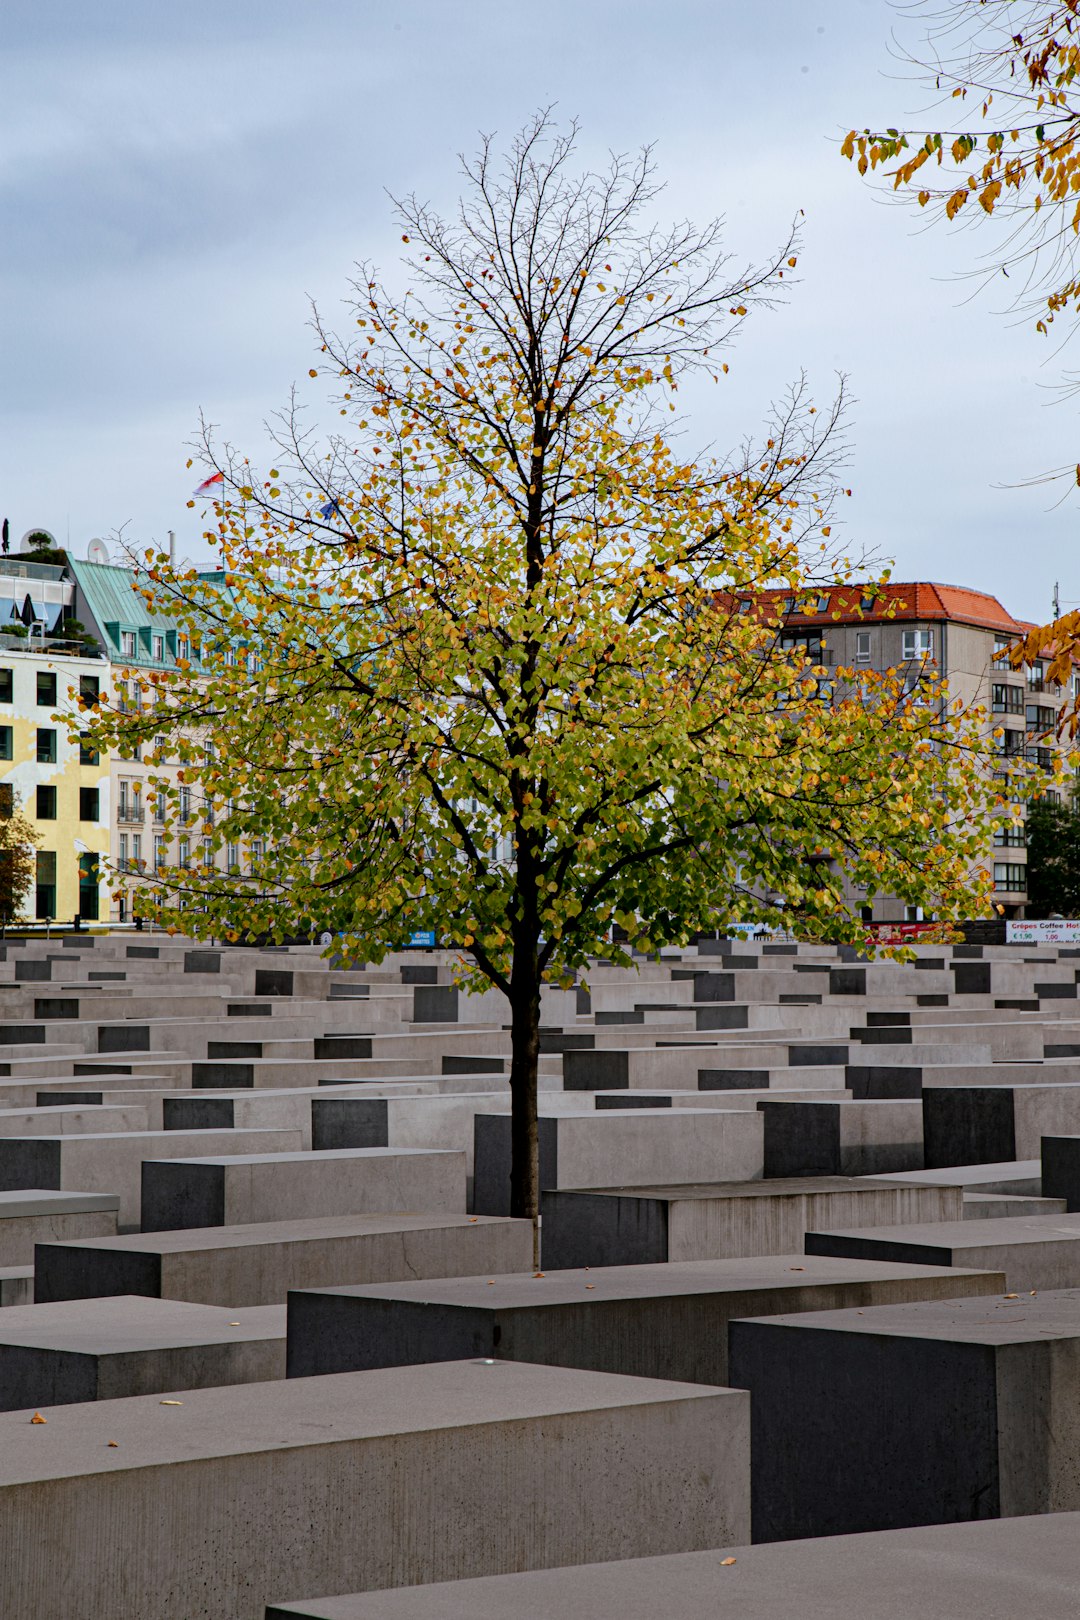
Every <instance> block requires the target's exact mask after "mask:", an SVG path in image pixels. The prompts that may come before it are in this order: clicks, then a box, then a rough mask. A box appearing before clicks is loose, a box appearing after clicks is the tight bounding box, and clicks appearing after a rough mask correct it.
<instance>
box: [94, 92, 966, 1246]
mask: <svg viewBox="0 0 1080 1620" xmlns="http://www.w3.org/2000/svg"><path fill="white" fill-rule="evenodd" d="M574 154H575V133H574V131H571V132H570V133H569V134H560V133H558V132H557V131H555V130H553V129H552V128H551V127H550V125H549V124H548V122H547V120H546V118H544V117H539V118H538V119H537V120H536V121H535V122H534V123H533V124H532V125H531V126H529V127H528V128H527V129H526V130H525V131H524V132H523V133H522V134H521V135H520V136H519V137H518V138H517V139H516V140H515V141H514V143H513V144H512V146H511V148H510V150H509V152H508V154H507V155H506V157H505V159H504V160H503V161H502V162H500V161H499V159H498V157H497V154H496V152H495V151H494V149H493V147H492V146H491V144H490V143H488V142H485V143H484V144H483V145H482V147H481V149H480V154H479V156H478V158H477V159H475V160H474V161H472V162H469V163H467V164H466V165H465V178H466V194H465V197H464V200H463V201H462V203H461V207H460V210H459V212H458V213H457V214H456V216H455V217H454V218H453V219H452V220H449V221H447V220H444V219H442V218H440V217H438V216H437V215H436V214H435V213H434V212H432V211H431V210H430V209H428V208H427V207H425V206H423V205H420V204H418V203H416V202H415V201H414V200H411V199H410V200H406V201H405V202H403V203H401V204H399V216H400V219H401V224H402V240H403V243H404V244H405V247H406V249H407V260H406V262H407V265H408V270H409V277H410V285H409V288H408V290H407V291H406V292H404V293H403V294H401V295H395V294H393V293H391V292H389V291H388V290H387V289H386V287H385V286H384V284H383V283H382V281H381V280H380V278H379V277H378V276H377V275H376V274H375V273H374V272H373V271H371V270H369V269H364V270H362V272H361V274H360V276H359V278H358V280H357V281H356V283H355V286H354V289H353V290H354V299H353V304H352V311H351V320H352V326H351V330H350V331H349V333H348V334H347V335H344V336H338V335H335V334H334V333H333V332H331V331H330V330H329V329H328V328H327V327H326V326H324V325H323V324H322V323H321V322H319V321H318V320H317V322H316V326H317V332H318V337H319V342H320V346H321V357H322V359H321V364H320V365H318V366H316V367H314V368H313V369H312V373H311V375H312V377H313V378H315V377H318V376H323V377H327V378H329V379H330V381H331V385H332V386H333V387H334V389H335V391H336V396H337V398H336V406H337V409H338V411H339V412H340V414H341V417H342V418H343V419H344V423H345V426H344V427H343V428H342V429H341V430H340V431H339V433H338V434H337V435H336V436H334V437H332V438H331V439H330V440H329V442H318V441H316V439H315V438H314V436H313V435H312V434H311V433H310V432H309V431H308V430H307V428H306V427H305V418H304V417H303V416H302V415H301V413H300V411H299V409H298V408H297V407H295V405H294V408H293V409H292V410H291V411H289V412H287V413H286V414H285V416H284V418H283V419H282V420H281V422H280V423H279V425H278V428H277V430H276V432H275V446H274V450H273V465H272V466H271V467H270V468H269V469H268V470H267V471H266V472H265V474H262V473H257V472H256V471H255V469H254V467H253V466H252V465H251V464H250V463H249V462H248V460H246V459H245V458H244V457H242V456H241V455H239V454H238V453H235V452H233V451H231V450H230V449H229V448H228V447H225V448H223V449H220V450H219V449H218V448H217V446H216V445H215V443H214V442H213V440H212V438H211V437H210V436H209V435H207V437H206V440H205V457H206V460H207V462H208V464H209V466H210V467H212V468H213V469H214V470H215V471H216V472H219V473H220V474H222V482H221V484H220V485H219V486H218V488H219V489H220V491H221V493H220V496H219V498H218V500H217V502H216V517H217V525H216V527H215V529H214V530H213V531H212V535H213V539H214V541H215V543H220V544H221V546H222V550H223V558H224V567H223V570H222V571H221V572H220V573H217V574H214V575H205V576H202V577H200V576H197V575H196V574H194V573H193V572H190V571H188V572H185V571H177V570H176V569H175V568H174V567H172V566H171V565H170V562H169V559H168V556H167V555H166V554H164V553H161V552H152V553H148V554H147V557H146V560H145V579H144V584H145V590H146V594H147V596H148V598H149V599H151V600H152V601H153V603H154V607H155V611H158V612H162V613H166V614H169V615H171V616H172V618H173V619H174V621H175V623H176V625H177V630H178V634H179V636H180V637H181V638H182V639H181V640H180V642H179V643H178V644H179V645H181V646H184V647H186V648H187V649H188V651H189V656H185V657H183V658H181V659H179V660H178V667H177V669H176V671H175V673H172V674H168V675H165V674H162V675H158V674H148V675H146V676H144V677H142V681H143V688H144V701H143V703H142V705H141V706H136V707H132V706H130V705H129V706H128V707H127V708H125V709H120V708H118V707H114V706H110V705H109V704H108V703H107V702H102V703H101V704H99V705H98V706H97V707H96V709H95V711H94V713H93V714H92V716H91V717H90V719H89V726H90V730H91V735H92V737H93V740H94V745H95V746H97V747H101V748H106V747H108V748H114V747H115V748H118V749H119V750H120V752H121V753H122V754H124V753H130V752H131V751H132V750H134V749H135V748H136V747H141V748H143V749H144V750H150V757H151V759H158V760H163V759H164V757H165V756H166V755H174V754H176V753H179V755H180V757H181V760H182V769H181V771H180V773H179V778H180V779H179V781H175V782H171V781H170V779H169V775H168V774H167V773H165V772H162V773H160V778H159V779H158V781H157V788H156V791H157V793H158V796H159V806H160V807H161V808H163V809H164V810H165V811H166V812H167V823H166V836H168V830H169V828H171V827H174V826H175V825H176V819H177V807H178V803H179V801H180V795H184V804H185V807H186V806H187V805H189V803H190V800H189V798H188V797H187V796H188V795H190V794H192V793H195V794H196V795H197V801H198V804H199V805H200V806H201V811H200V818H201V819H202V821H203V826H202V829H201V831H202V836H204V837H205V839H206V841H207V843H208V844H209V845H210V846H211V847H212V848H213V849H221V848H227V849H229V850H231V851H233V852H234V855H235V861H234V862H230V870H228V871H222V870H221V869H220V868H217V869H215V868H214V867H212V866H211V865H210V864H208V863H204V864H203V865H201V866H198V865H197V866H195V867H190V868H187V869H185V870H180V869H179V868H177V867H176V866H172V867H170V868H169V869H167V870H162V871H159V872H156V873H147V874H146V879H145V882H146V887H147V889H148V891H149V894H148V896H147V897H146V898H144V899H143V900H142V901H141V908H142V909H144V910H145V909H147V906H148V904H149V900H150V897H151V896H152V897H153V898H154V899H155V901H156V904H157V905H158V907H159V908H160V911H161V914H162V916H163V918H165V919H166V920H174V921H177V922H179V923H180V924H181V925H182V926H184V927H185V928H186V929H188V930H190V931H193V932H196V933H200V932H201V933H203V934H208V933H211V932H213V933H229V932H232V933H233V934H234V935H235V934H237V933H239V932H240V931H245V930H246V931H250V932H252V933H262V934H268V935H270V936H272V937H278V938H281V937H284V936H285V935H290V934H294V933H295V932H297V931H298V929H301V930H308V931H311V932H312V933H314V932H315V931H321V930H323V929H326V930H329V931H330V932H332V933H333V934H334V936H335V941H336V943H335V947H334V948H335V950H337V951H339V952H342V953H344V954H345V955H347V956H360V957H363V958H365V959H367V960H372V959H375V960H377V959H379V958H380V957H381V956H382V955H383V954H384V953H385V952H386V951H387V950H388V949H390V948H393V947H394V946H395V945H399V944H401V943H402V942H404V941H406V940H407V939H408V938H409V937H410V935H411V934H412V933H413V932H414V931H415V930H429V929H433V930H436V931H437V932H438V935H439V937H440V940H441V942H442V943H443V944H444V945H446V946H449V947H454V948H456V949H457V950H458V951H459V952H460V956H461V960H462V964H463V971H464V972H467V974H468V975H469V976H470V979H471V982H474V983H479V984H483V985H486V986H488V987H495V988H496V989H497V990H499V991H500V992H502V993H503V995H504V996H505V997H506V1001H507V1011H508V1022H509V1024H510V1029H511V1045H512V1062H511V1072H510V1091H511V1098H512V1113H513V1129H512V1144H513V1146H512V1157H513V1169H512V1211H513V1213H514V1214H515V1215H518V1216H525V1217H530V1218H534V1219H535V1217H536V1216H537V1212H538V1196H539V1188H538V1183H537V1175H538V1171H537V1059H538V1051H539V1043H540V1018H541V995H542V989H543V987H544V986H545V985H546V984H553V985H560V984H564V985H565V984H569V983H571V982H573V979H574V976H575V974H576V973H578V972H579V971H580V970H584V971H587V967H588V962H589V960H590V958H594V957H595V956H597V955H603V956H606V957H609V958H613V959H615V960H616V961H620V962H628V961H630V960H631V959H632V952H634V951H639V952H650V951H655V950H656V949H658V948H659V947H660V946H663V945H667V944H671V943H678V942H683V941H686V940H687V939H688V938H689V937H690V936H691V935H692V934H693V933H694V932H695V931H698V930H715V929H718V928H723V927H724V926H725V925H726V924H727V923H728V922H729V921H731V920H733V919H754V918H759V919H761V920H763V921H765V922H769V923H773V924H779V925H786V926H791V927H797V928H798V929H799V930H800V931H801V932H803V933H804V934H805V935H807V936H809V937H818V938H832V939H841V938H861V937H862V934H861V931H860V929H859V927H858V924H857V922H856V921H855V916H854V911H853V906H852V903H851V898H850V896H851V894H852V890H853V886H856V885H858V886H861V887H862V888H863V889H864V890H865V891H866V892H868V893H869V894H870V895H873V894H874V893H875V892H878V891H883V890H888V891H891V892H893V893H896V894H899V895H901V896H903V898H904V899H905V900H907V901H908V902H909V903H912V904H921V905H923V906H925V907H926V908H927V909H928V910H930V911H933V912H935V913H936V914H937V915H938V916H940V917H943V918H955V917H958V916H961V915H964V914H969V915H970V914H971V913H972V912H973V911H977V910H980V909H982V908H983V907H984V906H985V903H986V898H987V878H986V874H985V871H983V870H982V869H981V868H980V866H979V857H980V855H981V854H982V851H983V849H984V848H985V844H986V838H987V818H988V815H989V814H990V791H989V778H988V773H987V772H986V771H985V770H984V767H983V760H982V744H981V743H980V741H979V739H978V735H977V722H976V720H975V719H973V718H972V717H967V716H962V715H958V714H957V713H955V712H954V711H953V710H952V709H950V708H949V707H948V705H947V704H946V703H945V701H944V699H943V697H942V694H940V693H938V694H936V696H935V697H934V701H931V702H920V701H917V700H916V699H915V698H912V697H910V696H908V695H906V694H905V692H904V688H903V682H902V679H901V678H900V677H899V676H892V675H885V676H881V675H877V676H875V675H873V674H871V673H869V672H865V671H856V670H847V671H844V670H837V669H835V668H830V667H828V666H827V665H826V664H825V663H824V662H823V660H822V658H821V657H820V654H819V652H818V651H817V650H816V649H814V648H812V647H810V646H808V645H807V644H806V643H801V644H796V645H785V641H786V640H789V639H790V638H785V636H784V634H783V632H784V629H785V625H786V623H787V621H788V620H789V619H790V617H791V616H792V614H793V613H794V612H795V611H796V609H797V607H798V606H799V604H802V603H805V601H806V600H807V597H808V595H809V594H812V593H813V592H815V591H817V590H820V589H821V588H822V581H826V582H827V583H828V585H829V587H835V586H837V585H843V584H844V582H845V581H846V580H847V578H848V574H849V570H846V569H845V567H844V565H843V564H842V562H839V561H837V559H836V558H834V557H833V556H832V554H831V552H830V549H829V547H830V540H829V536H830V530H831V525H830V521H829V518H830V504H831V501H832V498H833V494H834V493H835V489H834V483H835V474H836V465H835V457H836V446H837V441H836V437H835V430H836V422H837V410H838V409H839V407H838V406H837V407H836V408H834V409H833V410H830V411H829V412H826V413H822V414H821V415H819V414H817V412H816V410H815V408H814V406H813V404H812V403H811V401H810V399H809V397H808V396H807V394H806V391H805V388H804V386H803V385H801V384H800V385H799V386H797V387H796V389H795V390H794V392H793V394H792V396H791V398H790V399H789V400H788V402H787V404H786V406H785V407H784V408H783V409H782V410H780V411H779V412H778V414H777V415H776V418H775V420H774V421H773V423H772V424H771V427H770V428H769V429H768V430H767V431H766V433H765V435H764V436H763V441H762V442H761V443H760V444H759V445H757V446H755V447H751V448H750V449H749V450H748V451H747V453H746V454H744V455H742V456H740V457H738V458H733V459H731V460H726V461H719V460H717V459H715V458H714V457H711V456H699V457H689V456H688V455H687V454H686V453H685V451H684V450H682V449H681V448H680V446H679V444H678V443H677V441H675V440H674V439H673V438H672V437H671V436H670V435H669V434H668V433H667V432H666V430H665V424H666V423H667V422H668V421H669V420H670V413H671V412H673V411H674V410H675V406H676V398H677V390H678V387H679V382H680V379H681V378H683V377H684V376H685V375H686V374H687V373H688V372H691V371H694V370H700V371H704V372H706V373H708V374H711V375H712V376H713V377H715V378H717V379H720V378H721V377H722V375H723V373H725V372H726V371H727V363H726V361H725V359H724V355H725V354H726V352H727V349H728V347H729V345H730V342H731V339H732V337H733V335H734V333H735V331H736V330H737V329H738V327H739V326H740V324H741V323H742V322H743V321H744V320H745V319H746V318H747V316H748V314H749V312H750V311H751V310H753V309H762V308H766V307H768V306H769V304H770V303H771V302H772V301H773V300H774V299H775V297H776V296H777V295H778V293H779V292H780V291H781V290H782V286H783V277H784V274H785V272H786V271H789V270H790V267H791V265H792V264H793V263H794V258H795V254H794V250H793V246H792V244H791V243H790V242H785V243H784V245H783V247H782V248H781V250H780V251H779V252H778V253H777V254H776V256H775V257H774V259H773V260H772V261H771V262H769V263H767V264H765V265H763V266H760V267H740V266H734V265H732V264H731V263H730V262H729V261H728V260H727V258H726V257H725V255H724V253H723V251H722V249H721V246H720V240H719V233H718V229H717V227H716V226H708V227H706V228H705V229H703V230H698V229H695V228H694V227H692V226H690V225H681V226H677V227H675V228H673V229H670V230H658V229H656V228H654V227H651V226H648V225H643V224H642V223H641V215H642V212H643V210H644V209H645V208H646V207H647V206H648V205H649V204H650V202H651V201H652V199H653V197H654V194H655V189H656V188H655V184H654V182H653V179H652V166H651V160H650V157H649V154H648V153H645V154H643V155H642V156H641V157H640V158H638V159H635V160H627V159H624V158H621V157H616V158H613V159H612V160H611V163H610V167H609V168H608V169H607V170H606V171H605V172H604V173H602V174H599V175H596V174H588V173H586V174H581V173H578V172H575V170H574V167H573V159H574ZM861 589H865V586H855V585H852V587H851V590H852V595H853V596H857V595H858V594H859V592H860V590H861ZM778 593H779V594H778ZM79 724H80V726H81V727H82V728H83V729H84V730H85V729H86V728H87V724H88V721H87V718H86V717H82V718H80V721H79ZM160 739H164V740H165V746H164V751H163V752H159V753H156V754H155V753H154V750H155V748H157V747H158V746H159V740H160ZM144 757H145V755H144ZM864 898H865V895H860V900H862V899H864ZM617 940H618V941H621V943H617V942H616V941H617Z"/></svg>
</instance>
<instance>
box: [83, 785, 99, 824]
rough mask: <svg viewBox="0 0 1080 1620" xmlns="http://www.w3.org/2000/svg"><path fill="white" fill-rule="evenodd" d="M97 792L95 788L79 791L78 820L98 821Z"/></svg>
mask: <svg viewBox="0 0 1080 1620" xmlns="http://www.w3.org/2000/svg"><path fill="white" fill-rule="evenodd" d="M98 812H99V806H98V790H97V788H84V787H81V788H80V789H79V820H80V821H97V820H99V813H98Z"/></svg>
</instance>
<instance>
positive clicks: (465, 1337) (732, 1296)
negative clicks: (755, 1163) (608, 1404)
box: [288, 1254, 1005, 1384]
mask: <svg viewBox="0 0 1080 1620" xmlns="http://www.w3.org/2000/svg"><path fill="white" fill-rule="evenodd" d="M1004 1287H1005V1279H1004V1277H1003V1276H1002V1274H1001V1273H1000V1272H993V1271H986V1272H980V1271H970V1272H969V1271H954V1270H950V1269H948V1268H947V1267H944V1266H907V1267H905V1266H897V1265H885V1266H883V1267H882V1266H879V1265H875V1264H874V1263H873V1262H867V1261H837V1260H822V1259H817V1258H811V1257H810V1256H808V1255H803V1254H789V1255H778V1256H775V1257H768V1258H754V1259H743V1260H703V1261H689V1262H681V1263H680V1262H675V1263H669V1264H667V1265H653V1266H611V1267H607V1266H600V1267H591V1268H590V1269H589V1270H581V1271H556V1272H550V1273H545V1274H544V1275H543V1276H540V1275H536V1274H534V1273H533V1272H531V1271H528V1272H524V1273H519V1274H517V1275H516V1276H502V1277H483V1276H478V1277H457V1278H450V1279H442V1280H428V1281H425V1282H396V1283H383V1284H378V1285H374V1286H372V1285H371V1284H363V1285H355V1284H354V1285H350V1286H347V1287H343V1288H342V1287H337V1288H326V1289H304V1290H300V1291H297V1292H293V1293H290V1295H289V1326H288V1376H289V1377H290V1378H304V1377H311V1376H312V1375H313V1374H319V1373H331V1372H358V1371H362V1370H364V1369H365V1368H369V1367H397V1366H403V1365H408V1364H410V1363H414V1362H426V1361H456V1360H461V1359H464V1358H465V1357H468V1356H499V1357H503V1358H506V1359H508V1360H511V1361H531V1362H545V1363H548V1364H549V1365H553V1366H560V1367H588V1368H591V1369H592V1370H593V1371H595V1372H615V1373H625V1374H631V1375H634V1376H638V1377H642V1378H676V1379H680V1380H685V1381H687V1382H689V1383H702V1384H725V1383H726V1382H727V1377H728V1356H727V1329H728V1323H729V1322H730V1321H732V1320H733V1319H734V1318H736V1317H740V1316H747V1315H753V1316H768V1315H771V1314H772V1313H773V1312H780V1313H789V1312H791V1311H804V1310H805V1311H822V1310H840V1309H843V1308H845V1307H848V1306H851V1307H854V1306H860V1305H861V1306H865V1305H874V1304H894V1303H898V1302H901V1301H908V1300H917V1299H941V1298H946V1297H954V1296H956V1297H959V1296H961V1295H968V1294H978V1295H990V1294H993V1295H998V1296H999V1295H1000V1294H1001V1293H1002V1292H1003V1290H1004Z"/></svg>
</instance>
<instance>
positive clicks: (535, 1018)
mask: <svg viewBox="0 0 1080 1620" xmlns="http://www.w3.org/2000/svg"><path fill="white" fill-rule="evenodd" d="M510 1048H511V1054H512V1055H511V1059H510V1110H511V1117H510V1213H511V1215H514V1216H517V1218H518V1219H519V1220H526V1221H532V1223H533V1263H534V1266H535V1267H536V1269H537V1270H539V1268H540V1151H539V1142H540V1138H539V1129H538V1125H537V1117H536V1076H537V1069H538V1068H539V1057H540V979H539V975H538V974H536V973H535V972H534V973H532V974H530V973H529V972H528V970H526V971H525V972H524V973H522V972H520V971H519V970H518V967H517V964H515V968H514V973H513V977H512V979H511V983H510Z"/></svg>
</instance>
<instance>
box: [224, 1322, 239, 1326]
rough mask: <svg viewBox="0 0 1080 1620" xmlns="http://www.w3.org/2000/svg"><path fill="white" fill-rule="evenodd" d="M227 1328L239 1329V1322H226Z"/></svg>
mask: <svg viewBox="0 0 1080 1620" xmlns="http://www.w3.org/2000/svg"><path fill="white" fill-rule="evenodd" d="M225 1326H226V1327H239V1326H240V1324H239V1322H226V1324H225Z"/></svg>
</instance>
